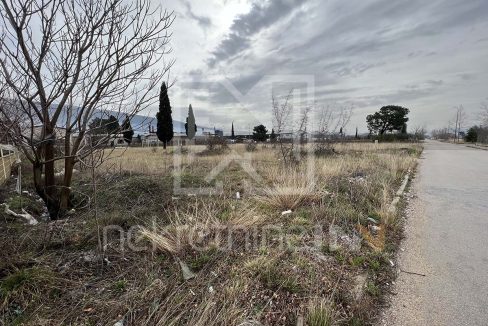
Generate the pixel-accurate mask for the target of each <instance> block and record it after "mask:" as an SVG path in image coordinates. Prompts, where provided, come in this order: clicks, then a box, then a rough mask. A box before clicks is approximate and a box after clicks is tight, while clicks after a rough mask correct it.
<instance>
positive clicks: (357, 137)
mask: <svg viewBox="0 0 488 326" xmlns="http://www.w3.org/2000/svg"><path fill="white" fill-rule="evenodd" d="M354 138H356V139H359V136H358V127H356V136H355V137H354Z"/></svg>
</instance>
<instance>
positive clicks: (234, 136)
mask: <svg viewBox="0 0 488 326" xmlns="http://www.w3.org/2000/svg"><path fill="white" fill-rule="evenodd" d="M230 138H232V139H235V138H236V135H234V121H232V131H231V135H230Z"/></svg>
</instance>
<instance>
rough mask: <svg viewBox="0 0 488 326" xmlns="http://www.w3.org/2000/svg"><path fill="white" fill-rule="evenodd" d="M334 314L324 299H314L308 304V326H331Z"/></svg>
mask: <svg viewBox="0 0 488 326" xmlns="http://www.w3.org/2000/svg"><path fill="white" fill-rule="evenodd" d="M333 317H334V313H333V309H332V306H331V304H330V303H327V302H325V300H324V299H316V300H314V301H312V302H311V303H310V304H309V307H308V314H307V325H308V326H331V325H332V324H333V321H334V318H333Z"/></svg>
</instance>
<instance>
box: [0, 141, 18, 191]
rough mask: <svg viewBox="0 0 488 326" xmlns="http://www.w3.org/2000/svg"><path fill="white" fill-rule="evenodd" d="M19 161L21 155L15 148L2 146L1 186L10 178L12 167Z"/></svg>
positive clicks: (0, 146)
mask: <svg viewBox="0 0 488 326" xmlns="http://www.w3.org/2000/svg"><path fill="white" fill-rule="evenodd" d="M18 159H19V154H18V152H17V150H16V149H15V147H13V146H11V145H2V144H0V163H1V166H0V185H3V184H4V183H5V181H7V180H8V178H10V172H11V169H12V166H13V165H14V164H15V163H16V162H17V160H18Z"/></svg>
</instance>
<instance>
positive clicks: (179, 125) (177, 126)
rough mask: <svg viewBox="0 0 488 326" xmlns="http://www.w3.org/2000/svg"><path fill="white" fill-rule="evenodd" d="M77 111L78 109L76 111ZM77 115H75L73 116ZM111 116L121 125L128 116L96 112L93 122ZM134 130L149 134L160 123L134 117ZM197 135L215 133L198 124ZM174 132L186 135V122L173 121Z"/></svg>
mask: <svg viewBox="0 0 488 326" xmlns="http://www.w3.org/2000/svg"><path fill="white" fill-rule="evenodd" d="M55 108H56V106H53V108H52V110H53V111H54V110H55ZM75 111H76V109H75ZM74 115H75V113H73V116H74ZM110 115H113V116H114V117H116V118H117V119H118V120H119V123H120V124H122V122H123V121H124V119H125V117H126V114H125V113H122V112H115V111H95V112H94V113H93V117H92V120H93V119H95V118H108V117H109V116H110ZM130 122H131V125H132V129H133V130H134V133H135V135H138V134H140V135H144V134H147V133H149V127H150V126H152V127H153V128H154V130H156V128H157V124H158V121H157V119H156V117H149V116H144V115H140V114H137V115H134V116H133V117H132V118H131V120H130ZM57 125H58V127H64V126H65V125H66V114H65V111H63V112H62V114H61V116H60V117H59V119H58V123H57ZM197 127H198V130H197V135H201V134H202V133H203V132H204V131H213V128H210V127H207V126H200V125H198V122H197ZM173 131H174V132H176V133H184V132H185V122H182V121H178V120H173Z"/></svg>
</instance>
